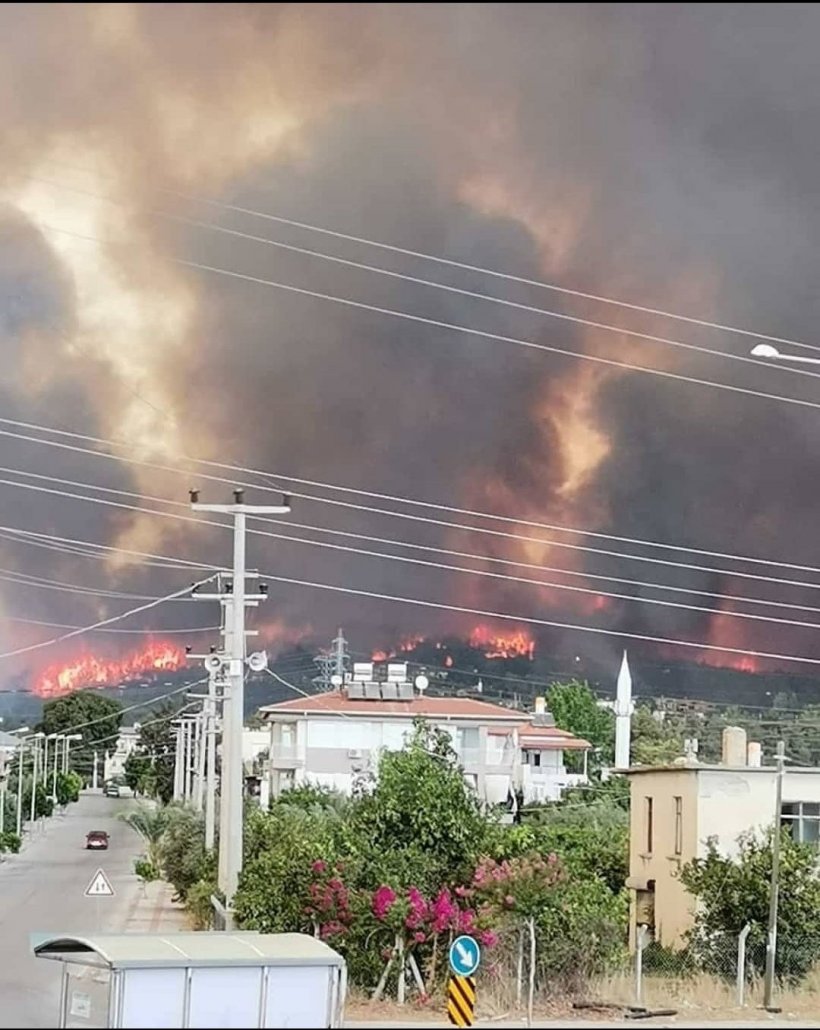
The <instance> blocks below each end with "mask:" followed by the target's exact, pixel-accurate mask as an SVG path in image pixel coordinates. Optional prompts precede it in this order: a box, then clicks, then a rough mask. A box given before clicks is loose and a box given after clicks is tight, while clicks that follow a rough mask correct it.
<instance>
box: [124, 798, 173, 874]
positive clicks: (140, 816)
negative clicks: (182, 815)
mask: <svg viewBox="0 0 820 1030" xmlns="http://www.w3.org/2000/svg"><path fill="white" fill-rule="evenodd" d="M173 818H174V816H173V810H171V809H169V808H166V807H164V806H161V805H144V804H143V805H138V806H137V807H136V808H131V809H129V810H128V811H127V812H120V819H122V821H123V822H124V823H127V824H128V826H130V827H131V829H132V830H133V831H134V832H135V833H137V834H139V836H140V837H142V840H143V842H144V843H145V856H146V858H147V859H148V861H149V862H150V863H151V865H152V866H153V867H154V868H155V869H156V870H157V872H159V871H160V869H161V867H162V842H163V838H164V837H165V834H166V831H167V830H168V827H169V826H170V824H171V821H172V819H173Z"/></svg>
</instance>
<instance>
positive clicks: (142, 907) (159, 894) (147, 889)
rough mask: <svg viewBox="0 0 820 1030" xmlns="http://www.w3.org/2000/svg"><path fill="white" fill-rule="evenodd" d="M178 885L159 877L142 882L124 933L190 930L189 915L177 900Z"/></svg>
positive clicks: (133, 899)
mask: <svg viewBox="0 0 820 1030" xmlns="http://www.w3.org/2000/svg"><path fill="white" fill-rule="evenodd" d="M173 896H174V888H173V887H172V886H171V885H170V884H169V883H164V882H163V881H162V880H156V881H154V883H148V884H145V886H144V887H143V886H142V885H140V886H139V887H138V888H137V893H136V894H135V895H134V897H133V898H132V899H131V903H130V905H129V908H128V915H127V917H126V920H125V925H124V926H123V928H122V929H123V932H124V933H163V932H164V933H178V932H179V931H180V930H189V929H190V925H189V923H188V917H187V914H186V912H185V910H184V908H183V907H182V906H181V905H178V904H176V903H175V902H174V900H173Z"/></svg>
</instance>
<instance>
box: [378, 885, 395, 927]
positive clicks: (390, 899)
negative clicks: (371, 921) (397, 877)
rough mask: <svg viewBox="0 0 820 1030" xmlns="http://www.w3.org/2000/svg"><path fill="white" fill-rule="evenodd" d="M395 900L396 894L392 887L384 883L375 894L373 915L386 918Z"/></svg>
mask: <svg viewBox="0 0 820 1030" xmlns="http://www.w3.org/2000/svg"><path fill="white" fill-rule="evenodd" d="M395 900H396V894H395V892H394V891H393V889H392V887H388V886H387V884H383V885H382V886H381V887H379V889H378V890H377V891H376V893H375V894H374V895H373V915H374V916H375V917H376V918H377V919H384V918H385V916H386V915H387V913H388V912H389V911H390V909H391V908H392V907H393V903H394V902H395Z"/></svg>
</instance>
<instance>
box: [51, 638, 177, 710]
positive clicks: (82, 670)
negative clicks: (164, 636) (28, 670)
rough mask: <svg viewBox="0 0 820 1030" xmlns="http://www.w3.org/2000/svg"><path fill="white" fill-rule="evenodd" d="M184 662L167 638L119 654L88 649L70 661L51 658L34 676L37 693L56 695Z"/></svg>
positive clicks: (106, 684)
mask: <svg viewBox="0 0 820 1030" xmlns="http://www.w3.org/2000/svg"><path fill="white" fill-rule="evenodd" d="M184 666H185V649H184V648H183V647H179V646H178V645H177V644H174V643H169V642H168V641H163V640H157V641H153V640H152V641H149V642H148V643H147V644H145V645H144V646H143V647H140V648H138V649H135V650H132V651H129V652H128V653H127V654H125V655H124V656H122V657H121V658H105V657H102V656H101V655H94V654H90V653H88V652H86V653H84V654H81V655H78V656H77V657H76V658H73V659H71V660H70V661H63V662H54V663H53V664H52V665H49V666H48V667H47V668H46V669H43V671H42V672H41V673H39V674H38V675H37V677H36V678H35V680H34V686H33V688H32V689H33V691H34V693H35V694H37V695H38V696H39V697H44V698H49V697H59V696H60V695H61V694H69V693H71V692H72V691H74V690H83V689H85V688H87V687H115V686H118V685H119V684H121V683H127V682H129V681H131V680H135V679H138V678H139V677H141V676H146V675H151V674H156V673H162V672H176V671H177V670H179V669H182V668H183V667H184Z"/></svg>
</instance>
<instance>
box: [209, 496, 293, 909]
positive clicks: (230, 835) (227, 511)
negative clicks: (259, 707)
mask: <svg viewBox="0 0 820 1030" xmlns="http://www.w3.org/2000/svg"><path fill="white" fill-rule="evenodd" d="M190 498H191V508H192V509H193V510H194V511H203V512H210V513H215V514H220V515H229V516H230V517H231V518H232V519H233V579H232V581H231V584H230V594H231V600H230V604H229V606H228V607H227V608H226V613H225V614H226V619H225V629H226V634H225V636H226V639H225V651H226V658H227V672H228V684H229V689H230V693H229V694H228V695H227V696H226V698H225V704H224V706H223V732H222V792H221V798H220V802H221V806H222V814H223V815H224V818H220V831H221V832H220V840H219V852H220V887H221V888H222V890H223V891H224V894H225V900H226V907H227V908H228V909H230V907H231V904H232V902H233V897H234V894H235V893H236V888H237V885H238V882H239V874H240V872H241V871H242V849H243V827H242V817H243V808H244V794H245V791H244V776H243V762H242V729H243V726H244V707H245V659H246V636H245V607H246V600H247V598H246V591H245V580H246V577H247V574H248V573H247V570H246V567H245V534H246V528H247V527H246V523H247V517H248V516H249V515H250V516H254V515H287V514H288V513H289V512H290V510H291V509H290V498H288V497H283V498H282V501H283V503H282V504H280V505H267V504H266V505H249V504H245V492H244V490H239V489H237V490H234V500H233V504H201V503H200V501H199V491H198V490H192V491H191V492H190ZM227 631H229V634H230V635H228V632H227ZM254 657H256V656H254ZM226 773H227V782H226Z"/></svg>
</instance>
